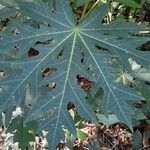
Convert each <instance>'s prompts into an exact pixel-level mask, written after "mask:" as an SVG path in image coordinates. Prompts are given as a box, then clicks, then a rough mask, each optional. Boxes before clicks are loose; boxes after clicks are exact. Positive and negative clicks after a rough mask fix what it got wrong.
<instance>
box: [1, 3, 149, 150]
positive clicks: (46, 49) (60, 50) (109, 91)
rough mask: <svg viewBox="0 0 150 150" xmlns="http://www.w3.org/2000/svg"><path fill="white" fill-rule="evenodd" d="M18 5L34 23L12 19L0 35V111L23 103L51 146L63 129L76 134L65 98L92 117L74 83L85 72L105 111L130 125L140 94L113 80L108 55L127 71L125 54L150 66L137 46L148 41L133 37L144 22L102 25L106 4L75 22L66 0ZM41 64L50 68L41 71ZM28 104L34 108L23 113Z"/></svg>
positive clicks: (87, 116)
mask: <svg viewBox="0 0 150 150" xmlns="http://www.w3.org/2000/svg"><path fill="white" fill-rule="evenodd" d="M19 6H20V9H21V10H22V11H23V13H25V14H26V15H27V16H28V18H30V19H33V20H35V21H36V23H38V26H36V28H34V27H33V25H26V23H25V22H24V23H23V22H22V23H21V22H19V21H11V22H10V24H9V27H8V28H7V30H6V31H7V32H6V31H5V32H2V33H1V34H0V37H1V41H0V54H1V55H0V69H1V72H3V74H4V75H3V76H2V77H1V78H0V88H1V92H0V110H1V112H2V111H5V112H6V111H7V110H9V109H10V108H11V107H12V106H14V107H15V106H16V105H20V104H21V105H22V108H23V109H24V112H25V114H27V115H26V116H25V118H26V119H25V121H26V122H27V121H31V120H33V119H38V120H39V122H42V123H41V125H40V129H39V131H41V130H49V134H48V140H49V143H50V144H49V147H50V149H55V147H56V145H57V143H58V142H59V141H60V140H61V139H64V133H63V128H67V129H69V130H70V131H71V132H72V133H74V134H75V133H76V132H75V127H74V123H73V120H72V118H71V116H70V114H69V113H68V111H67V104H68V102H70V101H72V102H73V103H74V105H75V106H76V109H77V111H78V112H79V114H80V115H81V116H82V117H84V118H85V119H87V120H91V121H93V122H96V117H95V115H94V113H93V111H92V109H91V108H90V107H89V105H88V103H87V102H86V100H85V92H84V91H83V90H82V89H81V88H80V86H79V85H78V84H77V77H78V76H84V77H85V78H87V79H89V80H90V81H92V82H93V83H97V84H98V85H99V87H102V88H103V91H104V96H103V112H104V113H105V115H108V113H115V114H116V115H117V117H118V119H119V120H120V121H121V122H124V123H125V124H127V125H128V126H129V127H130V128H131V129H132V123H131V117H132V115H133V113H134V112H133V110H132V109H131V108H130V106H129V105H128V102H130V101H132V102H134V101H138V100H140V99H141V97H140V96H138V95H137V94H136V92H134V91H133V90H132V89H130V88H127V87H124V86H122V85H120V84H117V83H115V82H114V80H113V77H112V75H113V74H112V73H113V72H114V70H115V69H114V70H113V68H112V67H110V66H109V65H108V60H111V59H112V58H115V59H116V60H117V62H118V64H119V65H120V66H122V67H123V68H124V69H126V70H127V71H131V69H130V64H129V62H128V59H129V58H132V59H134V60H135V61H136V62H137V63H139V64H141V65H143V66H147V65H150V60H149V58H150V53H149V52H147V53H145V52H144V53H143V52H142V51H140V50H138V48H139V46H140V45H141V44H143V43H144V42H146V41H148V39H147V38H145V37H139V36H136V33H137V31H139V30H140V29H142V28H143V27H142V26H139V25H137V24H133V23H127V22H120V21H115V22H114V23H112V24H110V25H106V24H102V20H103V18H104V16H105V14H106V12H107V11H106V10H107V8H106V6H105V5H103V6H99V7H97V8H95V9H94V10H93V11H92V12H91V13H90V14H89V15H88V16H87V17H86V18H85V19H84V20H82V21H81V22H80V23H79V24H77V21H76V19H75V16H74V14H73V12H72V10H71V8H70V7H69V5H68V3H67V2H66V1H65V0H61V1H60V0H56V6H55V9H50V8H49V7H48V6H47V5H46V4H44V3H29V2H24V3H19ZM28 24H29V23H28ZM32 53H34V54H32ZM35 54H36V56H34V55H35ZM32 55H33V56H32ZM44 68H47V69H49V71H48V72H46V73H43V70H44ZM53 85H55V86H53ZM93 85H94V84H93ZM130 103H131V102H130ZM28 105H31V106H32V108H31V110H29V111H28V113H26V112H27V111H26V110H28V109H29V108H28Z"/></svg>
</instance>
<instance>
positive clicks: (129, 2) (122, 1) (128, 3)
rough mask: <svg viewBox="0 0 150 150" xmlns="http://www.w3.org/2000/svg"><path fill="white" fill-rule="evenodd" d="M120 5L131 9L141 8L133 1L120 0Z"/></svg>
mask: <svg viewBox="0 0 150 150" xmlns="http://www.w3.org/2000/svg"><path fill="white" fill-rule="evenodd" d="M120 1H121V3H122V4H123V5H125V6H129V7H132V8H140V7H141V6H140V5H139V4H138V3H136V2H135V1H134V0H120Z"/></svg>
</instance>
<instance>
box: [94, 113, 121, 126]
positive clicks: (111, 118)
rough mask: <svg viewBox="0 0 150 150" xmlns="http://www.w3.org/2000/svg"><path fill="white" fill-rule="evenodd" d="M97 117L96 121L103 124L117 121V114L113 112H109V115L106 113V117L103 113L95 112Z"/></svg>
mask: <svg viewBox="0 0 150 150" xmlns="http://www.w3.org/2000/svg"><path fill="white" fill-rule="evenodd" d="M97 117H98V121H99V122H100V123H103V124H105V125H112V124H114V123H117V122H119V120H118V118H117V116H116V115H114V114H110V115H108V117H106V116H105V115H103V114H97Z"/></svg>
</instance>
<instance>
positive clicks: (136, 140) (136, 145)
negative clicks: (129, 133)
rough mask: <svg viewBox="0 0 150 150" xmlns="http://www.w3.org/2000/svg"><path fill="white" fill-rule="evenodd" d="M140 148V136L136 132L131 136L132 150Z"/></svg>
mask: <svg viewBox="0 0 150 150" xmlns="http://www.w3.org/2000/svg"><path fill="white" fill-rule="evenodd" d="M141 146H142V135H141V133H140V132H139V131H138V130H136V131H135V133H134V135H133V150H137V149H140V148H141Z"/></svg>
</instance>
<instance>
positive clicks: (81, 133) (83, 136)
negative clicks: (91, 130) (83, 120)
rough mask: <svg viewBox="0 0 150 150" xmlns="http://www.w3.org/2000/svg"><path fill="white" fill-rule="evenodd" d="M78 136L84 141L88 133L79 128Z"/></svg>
mask: <svg viewBox="0 0 150 150" xmlns="http://www.w3.org/2000/svg"><path fill="white" fill-rule="evenodd" d="M77 137H78V138H79V139H80V140H81V141H84V140H85V138H86V134H85V133H84V132H82V131H81V130H80V129H77Z"/></svg>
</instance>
